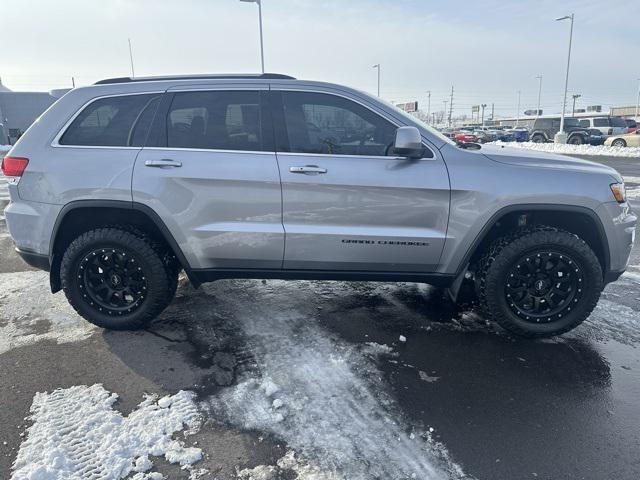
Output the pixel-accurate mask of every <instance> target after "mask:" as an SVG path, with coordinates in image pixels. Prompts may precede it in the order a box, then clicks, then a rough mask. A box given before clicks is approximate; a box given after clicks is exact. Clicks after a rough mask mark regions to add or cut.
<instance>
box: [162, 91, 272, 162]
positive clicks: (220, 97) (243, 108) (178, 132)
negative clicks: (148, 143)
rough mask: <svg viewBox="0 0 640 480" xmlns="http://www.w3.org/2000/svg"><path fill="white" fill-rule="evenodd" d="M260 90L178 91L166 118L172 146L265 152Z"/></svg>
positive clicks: (167, 139)
mask: <svg viewBox="0 0 640 480" xmlns="http://www.w3.org/2000/svg"><path fill="white" fill-rule="evenodd" d="M262 137H263V135H262V114H261V108H260V92H258V91H205V92H178V93H176V94H175V96H174V98H173V101H172V103H171V106H170V107H169V111H168V113H167V118H166V144H167V147H169V148H195V149H210V150H244V151H264V150H265V145H264V143H263V138H262Z"/></svg>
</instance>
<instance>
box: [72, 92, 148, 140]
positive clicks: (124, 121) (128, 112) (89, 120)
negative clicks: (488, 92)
mask: <svg viewBox="0 0 640 480" xmlns="http://www.w3.org/2000/svg"><path fill="white" fill-rule="evenodd" d="M158 98H159V96H158V95H153V94H145V95H123V96H118V97H108V98H101V99H99V100H96V101H95V102H92V103H91V104H90V105H88V106H87V107H85V109H84V110H83V111H82V112H81V113H80V115H78V116H77V117H76V118H75V120H74V121H73V122H72V123H71V125H69V128H68V129H67V131H66V132H65V133H64V134H63V135H62V137H61V138H60V144H61V145H82V146H106V147H126V146H133V145H135V146H141V145H142V143H143V142H144V139H145V138H146V134H147V131H148V129H149V125H150V122H151V118H153V113H154V112H155V106H156V105H157V102H155V101H154V100H157V99H158ZM152 104H153V107H152V108H146V107H151V105H152ZM148 116H151V118H148ZM142 119H145V120H146V122H145V124H144V125H143V124H142V123H140V125H139V126H138V123H139V121H140V120H142ZM134 137H135V141H136V142H137V143H135V144H134V143H133V141H134Z"/></svg>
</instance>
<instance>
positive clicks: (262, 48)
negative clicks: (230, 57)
mask: <svg viewBox="0 0 640 480" xmlns="http://www.w3.org/2000/svg"><path fill="white" fill-rule="evenodd" d="M240 1H241V2H246V3H257V4H258V20H259V23H260V62H261V65H262V73H264V39H263V37H262V0H240Z"/></svg>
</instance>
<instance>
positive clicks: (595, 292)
mask: <svg viewBox="0 0 640 480" xmlns="http://www.w3.org/2000/svg"><path fill="white" fill-rule="evenodd" d="M476 278H477V282H478V284H477V290H478V294H479V298H480V302H481V303H482V305H483V307H484V309H485V310H486V312H487V313H488V314H489V315H490V316H491V317H492V318H493V319H494V320H495V321H496V322H498V323H499V324H500V325H501V326H502V327H504V328H505V329H507V330H509V331H511V332H514V333H516V334H518V335H522V336H527V337H549V336H554V335H559V334H561V333H564V332H567V331H569V330H571V329H573V328H575V327H576V326H578V325H579V324H580V323H582V322H583V321H584V320H585V319H586V318H587V317H588V316H589V314H590V313H591V312H592V310H593V309H594V308H595V306H596V304H597V303H598V299H599V298H600V293H601V292H602V288H603V277H602V268H601V266H600V263H599V261H598V258H597V257H596V255H595V254H594V252H593V251H592V250H591V248H590V247H589V246H588V245H587V244H586V243H585V242H584V241H583V240H582V239H580V238H579V237H577V236H576V235H574V234H572V233H569V232H566V231H562V230H557V229H554V228H551V227H538V228H535V229H525V230H521V231H519V232H516V233H514V234H513V235H511V236H508V237H504V238H501V239H499V240H497V241H496V242H494V243H493V244H492V245H491V247H490V248H489V249H488V250H487V252H486V253H485V255H484V256H483V257H482V259H481V260H480V262H479V268H478V275H477V277H476Z"/></svg>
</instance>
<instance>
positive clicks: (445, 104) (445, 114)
mask: <svg viewBox="0 0 640 480" xmlns="http://www.w3.org/2000/svg"><path fill="white" fill-rule="evenodd" d="M442 103H444V115H442V123H443V124H444V122H445V120H446V119H447V104H448V103H449V100H443V101H442Z"/></svg>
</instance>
